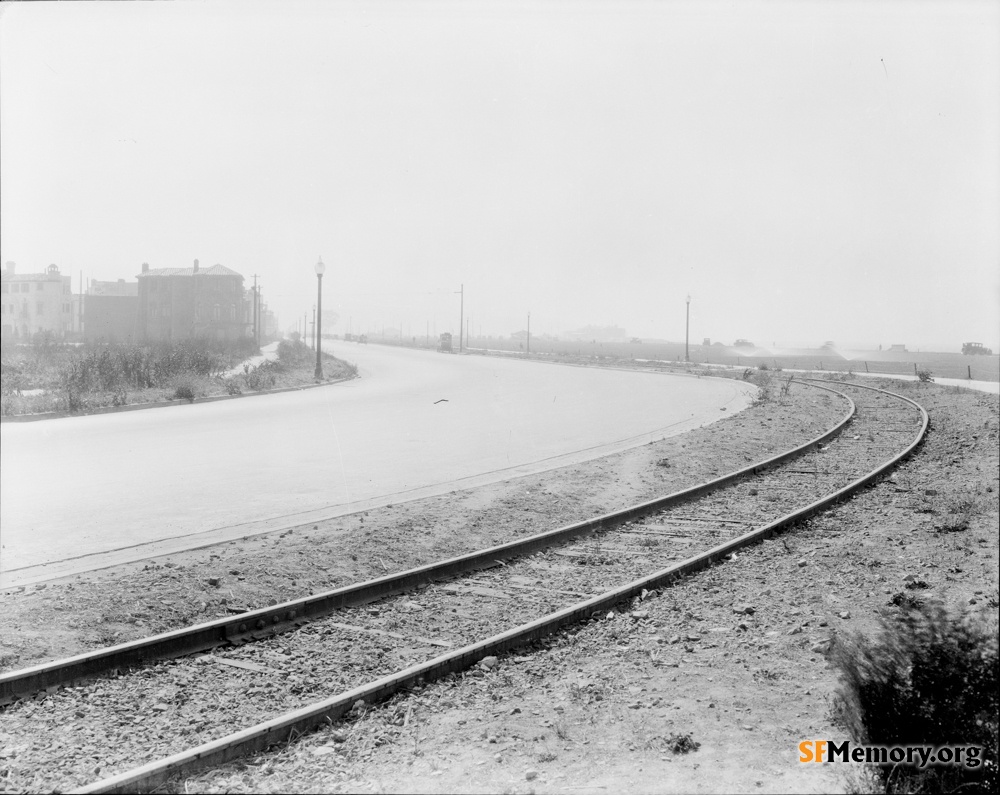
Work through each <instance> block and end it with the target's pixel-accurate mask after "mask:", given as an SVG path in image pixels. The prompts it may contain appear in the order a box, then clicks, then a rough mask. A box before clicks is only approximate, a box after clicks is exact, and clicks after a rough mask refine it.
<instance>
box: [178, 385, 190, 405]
mask: <svg viewBox="0 0 1000 795" xmlns="http://www.w3.org/2000/svg"><path fill="white" fill-rule="evenodd" d="M174 400H186V401H187V402H188V403H194V390H193V389H192V388H191V387H190V385H188V384H181V385H180V386H179V387H177V389H175V390H174Z"/></svg>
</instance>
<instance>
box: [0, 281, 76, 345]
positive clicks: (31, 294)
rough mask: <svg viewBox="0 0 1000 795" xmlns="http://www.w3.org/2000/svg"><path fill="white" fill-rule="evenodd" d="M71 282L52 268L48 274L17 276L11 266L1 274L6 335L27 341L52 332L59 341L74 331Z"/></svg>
mask: <svg viewBox="0 0 1000 795" xmlns="http://www.w3.org/2000/svg"><path fill="white" fill-rule="evenodd" d="M70 282H71V278H70V277H69V276H63V275H61V274H60V273H59V268H58V266H56V265H49V267H48V268H46V269H45V273H21V274H19V273H16V272H15V265H14V263H13V262H8V263H7V264H6V266H5V267H4V270H3V273H2V274H0V327H2V330H3V333H4V334H5V335H11V336H13V337H17V338H21V339H27V338H30V337H31V336H32V335H33V334H37V333H39V332H46V331H47V332H50V333H51V334H53V335H54V336H56V337H57V338H59V339H62V338H64V337H65V336H66V334H67V333H69V332H70V331H72V329H73V295H72V287H71V284H70Z"/></svg>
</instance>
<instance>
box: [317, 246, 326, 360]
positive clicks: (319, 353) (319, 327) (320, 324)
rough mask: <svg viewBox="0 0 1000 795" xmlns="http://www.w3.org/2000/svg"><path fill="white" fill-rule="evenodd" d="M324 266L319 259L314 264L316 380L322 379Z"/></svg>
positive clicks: (321, 259)
mask: <svg viewBox="0 0 1000 795" xmlns="http://www.w3.org/2000/svg"><path fill="white" fill-rule="evenodd" d="M325 270H326V265H324V264H323V258H322V257H320V258H319V261H318V262H317V263H316V379H317V380H322V378H323V363H322V361H321V359H320V357H321V356H322V355H323V271H325Z"/></svg>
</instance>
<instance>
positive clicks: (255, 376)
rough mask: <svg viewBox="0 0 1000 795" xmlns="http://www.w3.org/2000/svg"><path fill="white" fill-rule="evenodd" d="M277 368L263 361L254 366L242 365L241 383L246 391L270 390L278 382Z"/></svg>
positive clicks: (273, 364)
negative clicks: (244, 385)
mask: <svg viewBox="0 0 1000 795" xmlns="http://www.w3.org/2000/svg"><path fill="white" fill-rule="evenodd" d="M278 371H279V366H278V365H276V364H275V363H274V362H269V361H263V362H261V363H260V364H258V365H256V366H251V365H249V364H245V365H243V383H244V384H246V387H247V389H251V390H254V391H258V392H259V391H260V390H262V389H271V388H272V387H273V386H274V385H275V383H276V382H277V380H278Z"/></svg>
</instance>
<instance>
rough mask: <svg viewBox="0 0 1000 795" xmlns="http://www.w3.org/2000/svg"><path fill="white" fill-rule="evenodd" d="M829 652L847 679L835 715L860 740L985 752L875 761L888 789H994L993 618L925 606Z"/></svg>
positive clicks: (998, 701)
mask: <svg viewBox="0 0 1000 795" xmlns="http://www.w3.org/2000/svg"><path fill="white" fill-rule="evenodd" d="M832 658H833V661H834V664H835V665H836V667H837V668H838V669H839V672H840V677H841V685H840V688H839V690H838V693H837V699H836V704H835V713H836V714H837V716H838V718H839V719H840V721H841V722H842V723H843V724H844V726H845V728H847V729H848V731H849V732H850V733H851V735H852V737H853V738H854V739H855V740H856V741H857V742H860V743H868V744H872V745H886V746H893V745H930V746H942V745H950V746H979V747H980V748H982V749H983V750H982V752H981V757H980V758H981V760H982V764H981V765H980V766H978V767H975V768H969V767H965V766H960V765H955V766H943V765H939V766H933V765H931V766H927V767H925V768H923V769H920V768H917V767H909V766H902V765H892V764H887V765H879V766H876V767H875V769H874V770H873V772H874V774H875V776H876V778H877V780H879V781H880V782H881V784H882V786H883V789H884V791H885V792H892V793H897V792H954V791H956V790H958V791H961V792H963V793H972V792H996V791H997V787H998V784H1000V781H998V777H997V723H998V709H1000V698H998V692H1000V682H998V668H997V664H998V658H997V627H996V622H995V620H991V621H990V622H989V623H988V624H987V622H985V621H984V620H983V619H981V618H975V617H973V616H971V615H969V614H964V615H961V616H960V617H958V618H951V617H949V616H948V614H947V613H946V612H945V610H944V609H943V608H942V607H941V606H940V605H937V604H932V605H919V604H918V606H915V607H911V608H906V609H904V612H903V613H902V615H901V616H900V617H899V618H898V619H897V621H895V622H894V623H886V624H884V625H883V629H882V633H881V637H879V638H878V639H877V640H876V641H869V640H867V639H865V638H864V637H862V636H855V637H853V638H850V639H847V640H839V639H838V641H837V642H836V643H835V644H834V647H833V654H832Z"/></svg>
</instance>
